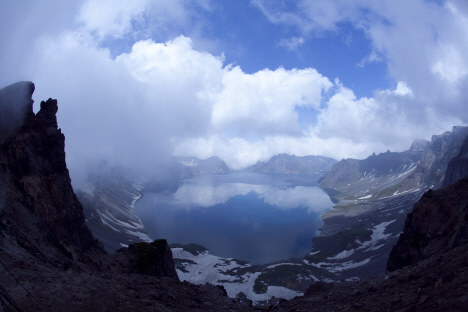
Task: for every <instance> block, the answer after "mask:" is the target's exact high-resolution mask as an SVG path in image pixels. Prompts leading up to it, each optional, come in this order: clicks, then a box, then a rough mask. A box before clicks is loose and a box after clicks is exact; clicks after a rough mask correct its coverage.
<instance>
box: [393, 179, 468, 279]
mask: <svg viewBox="0 0 468 312" xmlns="http://www.w3.org/2000/svg"><path fill="white" fill-rule="evenodd" d="M466 243H468V178H464V179H462V180H460V181H458V182H457V183H455V184H452V185H450V186H448V187H446V188H444V189H440V190H436V191H433V190H429V191H427V192H426V193H425V194H424V195H423V197H422V198H421V199H420V200H419V202H418V203H417V204H416V205H414V208H413V211H412V212H411V213H410V214H408V217H407V219H406V221H405V226H404V228H403V233H402V234H401V235H400V237H399V239H398V242H397V244H396V245H395V246H394V247H393V249H392V251H391V253H390V257H389V259H388V264H387V270H389V271H394V270H397V269H400V268H403V267H405V266H407V265H411V264H415V263H417V262H419V261H421V260H423V259H426V258H429V257H431V256H435V255H439V254H442V253H444V252H447V251H449V250H451V249H453V248H455V247H457V246H460V245H464V244H466Z"/></svg>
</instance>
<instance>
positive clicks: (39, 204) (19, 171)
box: [0, 86, 105, 265]
mask: <svg viewBox="0 0 468 312" xmlns="http://www.w3.org/2000/svg"><path fill="white" fill-rule="evenodd" d="M29 90H31V92H32V90H34V87H33V86H32V87H30V86H29ZM31 95H32V94H30V95H29V99H31ZM31 101H32V100H30V102H31ZM56 112H57V101H56V100H52V99H49V100H47V102H42V103H41V110H40V111H39V112H38V113H37V115H35V114H34V113H33V111H32V106H28V109H27V110H24V112H23V113H24V116H23V123H22V126H21V127H20V128H19V129H18V130H17V131H16V132H15V133H12V134H11V135H10V136H9V137H8V138H6V139H5V141H4V143H3V144H2V145H1V146H0V180H1V181H2V182H1V184H3V188H4V194H5V196H4V197H5V198H4V202H3V207H2V208H1V210H0V217H1V220H2V223H1V225H0V229H1V233H2V236H4V237H5V238H6V239H4V240H3V243H4V244H5V243H6V242H8V243H9V244H8V245H9V246H10V247H11V248H13V245H17V246H21V247H23V248H24V249H27V250H28V251H30V252H31V253H33V254H35V255H36V256H38V257H40V258H42V259H43V260H45V261H49V262H51V263H55V264H57V265H58V264H63V263H68V262H70V260H72V259H73V260H74V261H79V262H81V261H87V260H86V259H87V256H89V255H97V254H103V253H105V252H104V250H103V248H102V246H101V245H100V244H99V243H98V241H97V240H96V239H95V238H94V237H93V235H92V234H91V232H90V231H89V229H88V228H87V227H86V224H85V219H84V215H83V208H82V206H81V204H80V202H79V201H78V199H77V198H76V195H75V193H74V192H73V189H72V186H71V183H70V177H69V173H68V169H67V167H66V165H65V151H64V144H65V143H64V142H65V137H64V135H63V134H62V132H61V131H60V129H57V121H56V117H55V113H56ZM10 244H11V245H10Z"/></svg>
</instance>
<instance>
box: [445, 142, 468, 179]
mask: <svg viewBox="0 0 468 312" xmlns="http://www.w3.org/2000/svg"><path fill="white" fill-rule="evenodd" d="M467 176H468V136H467V137H466V138H465V141H463V145H462V146H461V148H460V153H459V154H458V156H457V157H455V158H453V159H452V160H451V161H450V162H449V164H448V166H447V171H446V173H445V177H444V183H443V186H448V185H450V184H452V183H455V182H457V181H458V180H460V179H462V178H464V177H467Z"/></svg>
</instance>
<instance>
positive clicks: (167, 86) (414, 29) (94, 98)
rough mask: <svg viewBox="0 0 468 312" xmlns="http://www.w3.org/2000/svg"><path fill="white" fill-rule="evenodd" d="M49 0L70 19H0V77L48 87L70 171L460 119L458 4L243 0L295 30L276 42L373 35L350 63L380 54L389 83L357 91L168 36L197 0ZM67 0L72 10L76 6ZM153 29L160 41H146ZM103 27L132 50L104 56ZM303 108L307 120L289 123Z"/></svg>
mask: <svg viewBox="0 0 468 312" xmlns="http://www.w3.org/2000/svg"><path fill="white" fill-rule="evenodd" d="M37 3H39V2H36V4H37ZM60 3H62V2H56V3H55V5H56V6H57V11H54V13H55V14H56V15H57V16H60V17H61V16H62V15H61V14H60V13H61V12H64V16H66V17H68V19H62V18H60V24H59V25H60V27H59V28H58V29H60V31H58V30H57V29H56V27H55V26H54V25H53V24H46V25H45V26H42V24H41V23H39V21H40V18H37V17H35V15H34V14H33V13H34V12H33V13H31V14H29V13H28V12H29V11H25V12H26V13H28V14H26V15H25V16H26V17H28V18H27V19H26V18H25V19H26V20H27V21H29V23H30V24H25V25H23V24H22V26H23V27H22V28H21V29H20V28H18V29H17V30H16V32H15V33H14V34H10V33H8V32H7V31H5V30H4V29H0V39H2V42H4V46H5V47H6V48H5V49H6V50H5V51H4V52H2V55H1V58H0V65H2V68H3V72H4V75H2V77H0V81H1V82H2V83H4V84H5V85H6V82H9V83H11V82H14V81H8V79H27V80H33V81H34V82H35V83H36V93H35V95H34V98H35V99H36V106H38V103H39V101H40V100H43V99H47V98H48V97H53V98H57V99H58V100H59V112H58V118H59V126H60V127H62V129H63V132H64V133H65V135H66V149H67V161H68V163H69V166H71V167H72V169H73V170H72V174H73V176H72V178H74V179H75V177H78V174H79V172H80V169H81V168H83V167H82V166H81V165H82V163H85V162H86V161H87V160H88V159H95V158H107V159H113V160H114V161H115V162H117V163H124V164H131V165H133V166H140V167H145V166H146V167H149V166H152V165H154V164H155V163H157V162H158V161H161V159H162V158H164V157H165V156H167V155H169V154H170V153H171V152H174V153H176V154H178V155H193V156H197V157H199V158H207V157H209V156H212V155H217V156H219V157H221V158H222V159H224V160H226V162H227V163H228V165H229V166H230V167H231V168H234V169H239V168H242V167H246V166H248V165H252V164H255V163H256V162H257V161H258V160H268V159H269V158H270V157H271V156H273V155H275V154H278V153H281V152H286V153H289V154H296V155H324V156H330V157H333V158H336V159H340V158H344V157H358V158H363V157H366V156H368V155H370V154H371V153H372V152H381V151H385V150H387V149H390V150H392V151H393V150H399V151H401V150H404V149H407V148H408V147H409V146H410V144H411V141H412V140H413V139H414V138H428V137H429V136H430V135H432V134H437V133H442V132H443V131H445V130H449V129H451V127H452V126H453V125H456V124H462V123H464V122H465V123H466V122H467V121H468V116H466V109H465V105H466V100H468V91H465V90H464V89H466V88H464V86H465V85H466V83H467V82H468V77H467V73H468V61H467V60H468V56H467V51H468V28H467V27H466V25H467V24H468V22H467V12H468V7H467V6H466V5H465V4H464V3H463V2H452V1H450V2H449V1H448V2H445V3H444V5H442V6H439V5H437V4H436V3H433V2H427V1H422V0H415V1H370V0H360V1H353V2H350V1H343V0H335V1H313V2H312V1H306V0H301V1H298V2H297V8H298V10H295V11H294V10H293V11H290V10H289V11H287V10H286V9H285V8H284V7H283V6H279V7H276V6H275V4H271V2H268V3H267V2H263V1H259V0H257V1H254V3H255V4H256V5H257V6H258V7H259V8H260V9H261V10H262V11H263V12H264V13H265V15H266V16H267V18H268V19H269V20H270V21H272V22H274V23H284V24H287V25H293V26H294V27H297V28H298V34H297V36H296V37H292V38H291V39H289V40H286V41H284V42H283V45H284V46H285V47H287V48H288V47H289V48H291V49H293V48H297V47H299V46H300V45H302V44H303V43H304V40H305V39H304V38H307V36H308V35H311V34H312V35H314V34H318V33H320V35H321V36H325V35H326V32H327V31H333V32H337V31H340V29H339V27H338V26H339V25H340V23H351V25H353V27H355V28H356V29H361V30H362V31H363V32H365V34H366V36H367V37H368V38H369V40H370V41H371V43H372V47H371V51H370V54H369V56H368V57H367V58H366V59H364V60H363V62H362V64H361V65H363V66H365V65H366V64H367V62H373V61H383V62H386V64H387V67H388V73H389V76H390V79H393V84H394V86H395V87H392V88H390V89H388V90H376V91H375V94H374V96H373V97H369V98H357V97H356V96H355V94H354V92H353V90H352V89H350V88H349V86H348V87H347V86H343V85H342V84H340V83H339V81H338V80H337V81H335V83H332V82H331V81H330V80H329V78H327V77H325V76H323V75H322V74H321V73H319V72H318V71H317V70H315V69H313V68H304V69H292V70H287V69H284V68H281V67H280V68H276V69H275V68H273V69H264V70H260V71H257V72H254V73H246V72H244V71H243V70H242V68H241V67H240V66H225V64H224V63H223V62H224V58H223V56H222V54H221V56H216V55H213V54H211V53H208V52H202V51H201V49H200V48H198V47H197V42H200V41H198V40H195V39H193V40H192V39H190V38H189V37H188V36H180V33H181V29H189V28H194V29H197V28H198V27H201V26H200V24H199V22H200V21H201V20H203V19H202V18H199V17H196V16H197V12H200V10H202V11H209V10H210V9H211V3H210V2H209V1H203V0H199V1H190V2H186V1H182V0H178V1H169V0H164V1H157V2H149V1H132V2H128V1H119V2H116V1H86V2H85V3H84V5H83V6H82V7H81V10H77V12H79V15H78V17H76V16H73V14H72V13H71V12H73V10H71V9H68V8H67V9H64V8H63V7H61V5H60ZM73 3H74V7H73V8H75V9H76V8H77V7H78V5H79V4H80V3H79V2H76V3H75V2H73ZM275 3H277V2H275ZM9 6H10V7H14V12H16V13H15V14H12V16H15V19H11V20H10V19H8V15H7V14H5V13H3V14H2V13H1V12H0V14H2V15H1V16H2V17H4V20H0V23H2V25H3V26H5V27H6V26H8V25H9V23H15V22H16V21H17V20H18V19H19V16H21V14H19V13H18V12H19V11H21V12H23V11H22V10H23V9H26V7H19V6H18V7H16V6H14V5H9ZM193 7H196V8H197V9H196V10H193ZM32 8H33V9H38V8H42V9H44V10H45V9H51V10H52V9H53V6H49V5H47V6H45V7H44V8H43V7H41V6H40V5H36V6H32ZM12 10H13V9H12ZM31 12H32V11H31ZM37 12H42V11H41V10H38V11H37ZM102 12H105V13H106V14H101V13H102ZM70 16H72V17H74V18H69V17H70ZM29 18H30V19H29ZM195 19H197V21H196V22H194V20H195ZM76 21H78V23H79V25H77V24H76ZM200 23H202V22H200ZM41 27H44V28H41ZM0 28H1V27H0ZM36 28H37V29H36ZM196 32H197V30H194V33H196ZM160 33H165V37H170V40H160V39H159V40H158V39H157V38H160V37H158V35H159V34H160ZM154 34H156V36H155V37H156V39H154V38H153V35H154ZM174 34H177V35H174ZM324 34H325V35H324ZM150 35H151V37H152V38H153V39H151V40H147V39H148V36H150ZM163 37H164V36H163ZM200 37H202V36H201V35H200ZM115 38H119V40H128V41H129V42H131V43H132V44H130V45H131V46H132V49H131V51H127V53H123V54H122V52H119V53H118V54H120V55H118V56H116V57H115V55H114V56H112V53H111V51H110V48H109V49H108V48H103V46H104V43H105V42H107V41H106V40H110V41H112V40H113V39H115ZM194 41H195V43H194ZM12 64H13V65H12ZM5 77H9V78H8V79H7V78H5ZM330 78H334V77H330ZM302 108H306V109H307V110H308V111H310V112H313V113H311V114H314V116H313V117H314V118H316V120H317V122H315V123H311V124H309V125H308V126H307V125H306V126H305V127H304V126H300V125H299V120H298V119H299V118H298V117H299V116H298V114H299V113H298V111H300V110H301V109H302ZM173 147H174V150H173Z"/></svg>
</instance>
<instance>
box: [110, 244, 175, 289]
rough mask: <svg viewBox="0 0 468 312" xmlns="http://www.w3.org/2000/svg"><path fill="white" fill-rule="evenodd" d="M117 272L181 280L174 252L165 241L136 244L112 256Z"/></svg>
mask: <svg viewBox="0 0 468 312" xmlns="http://www.w3.org/2000/svg"><path fill="white" fill-rule="evenodd" d="M111 259H112V261H113V263H115V264H116V266H113V268H114V269H117V272H120V273H125V274H144V275H149V276H156V277H161V276H165V277H169V278H173V279H176V280H179V277H178V276H177V272H176V269H175V265H174V259H173V258H172V251H171V248H169V245H168V244H167V241H166V240H165V239H157V240H155V241H154V242H152V243H146V242H141V243H135V244H132V245H130V246H128V248H121V249H119V250H117V252H116V253H114V254H113V255H111Z"/></svg>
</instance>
